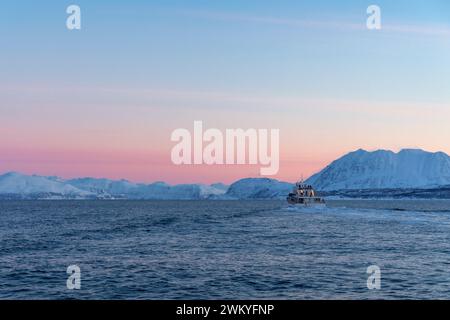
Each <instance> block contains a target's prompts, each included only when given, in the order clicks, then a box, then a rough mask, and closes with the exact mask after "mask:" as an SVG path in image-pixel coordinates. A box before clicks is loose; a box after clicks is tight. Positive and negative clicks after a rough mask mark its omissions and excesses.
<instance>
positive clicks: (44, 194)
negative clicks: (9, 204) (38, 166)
mask: <svg viewBox="0 0 450 320" xmlns="http://www.w3.org/2000/svg"><path fill="white" fill-rule="evenodd" d="M0 194H1V195H3V198H5V197H7V195H9V196H11V197H13V198H72V199H80V198H91V197H95V194H93V193H91V192H89V191H86V190H81V189H78V188H76V187H74V186H72V185H69V184H67V183H65V182H64V181H62V180H60V179H58V178H56V177H41V176H37V175H32V176H27V175H24V174H20V173H17V172H9V173H7V174H4V175H1V176H0Z"/></svg>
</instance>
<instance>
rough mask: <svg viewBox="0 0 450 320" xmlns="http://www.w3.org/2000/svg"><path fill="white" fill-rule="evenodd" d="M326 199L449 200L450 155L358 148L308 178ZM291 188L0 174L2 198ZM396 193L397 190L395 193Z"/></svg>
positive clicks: (164, 196) (222, 196)
mask: <svg viewBox="0 0 450 320" xmlns="http://www.w3.org/2000/svg"><path fill="white" fill-rule="evenodd" d="M306 183H307V184H311V185H313V186H314V188H315V189H317V190H319V191H322V194H323V195H326V196H339V197H374V198H379V197H383V196H385V195H386V192H385V191H383V190H385V189H391V192H389V194H391V195H395V196H396V197H398V198H402V197H413V198H414V197H419V198H431V197H438V198H449V197H450V157H449V156H448V155H446V154H445V153H443V152H436V153H431V152H426V151H423V150H417V149H405V150H401V151H400V152H398V153H394V152H392V151H386V150H378V151H374V152H368V151H365V150H362V149H360V150H357V151H354V152H350V153H348V154H346V155H344V156H343V157H341V158H339V159H337V160H335V161H333V162H332V163H331V164H330V165H328V166H327V167H326V168H324V169H323V170H322V171H320V172H319V173H317V174H315V175H313V176H311V177H310V178H309V179H308V180H306ZM292 186H293V185H292V184H291V183H287V182H282V181H278V180H275V179H269V178H246V179H241V180H238V181H236V182H234V183H233V184H231V185H230V186H229V187H228V186H226V185H224V184H221V183H216V184H212V185H205V184H179V185H169V184H167V183H165V182H155V183H151V184H144V183H133V182H130V181H127V180H109V179H96V178H79V179H71V180H64V179H61V178H58V177H44V176H37V175H32V176H29V175H24V174H20V173H16V172H10V173H6V174H4V175H0V199H143V200H145V199H148V200H150V199H151V200H201V199H216V200H237V199H285V197H286V195H287V194H288V193H289V192H290V191H291V190H292ZM392 189H396V191H395V192H393V191H392Z"/></svg>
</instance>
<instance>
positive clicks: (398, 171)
mask: <svg viewBox="0 0 450 320" xmlns="http://www.w3.org/2000/svg"><path fill="white" fill-rule="evenodd" d="M306 183H308V184H311V185H313V186H314V187H315V188H316V189H318V190H323V191H334V190H350V189H397V188H432V187H438V186H446V185H450V157H449V156H448V155H447V154H445V153H443V152H436V153H431V152H426V151H423V150H418V149H404V150H401V151H400V152H398V153H394V152H392V151H386V150H378V151H374V152H368V151H365V150H361V149H360V150H357V151H355V152H351V153H348V154H347V155H345V156H343V157H342V158H340V159H337V160H335V161H333V162H332V163H331V164H330V165H328V166H327V167H326V168H325V169H323V170H322V171H320V172H319V173H317V174H315V175H313V176H312V177H310V178H309V179H308V180H307V181H306Z"/></svg>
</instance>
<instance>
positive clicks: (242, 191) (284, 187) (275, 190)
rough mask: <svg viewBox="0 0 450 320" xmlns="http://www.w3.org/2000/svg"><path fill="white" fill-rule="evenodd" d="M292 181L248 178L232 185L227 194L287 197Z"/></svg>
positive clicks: (262, 197) (236, 196) (250, 196)
mask: <svg viewBox="0 0 450 320" xmlns="http://www.w3.org/2000/svg"><path fill="white" fill-rule="evenodd" d="M292 187H293V185H292V184H291V183H287V182H282V181H278V180H275V179H269V178H246V179H241V180H238V181H236V182H235V183H233V184H232V185H230V188H229V189H228V191H227V193H226V196H227V197H232V198H236V199H285V198H286V196H287V194H288V193H289V192H291V190H292Z"/></svg>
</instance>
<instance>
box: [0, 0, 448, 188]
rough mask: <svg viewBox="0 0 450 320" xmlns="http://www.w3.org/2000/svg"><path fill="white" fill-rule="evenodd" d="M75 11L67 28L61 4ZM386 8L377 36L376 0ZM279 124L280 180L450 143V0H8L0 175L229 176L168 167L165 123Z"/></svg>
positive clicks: (2, 13)
mask: <svg viewBox="0 0 450 320" xmlns="http://www.w3.org/2000/svg"><path fill="white" fill-rule="evenodd" d="M71 4H76V5H78V6H79V7H80V8H81V30H68V29H67V28H66V19H67V17H68V14H67V13H66V8H67V7H68V6H69V5H71ZM372 4H376V5H378V6H379V7H380V8H381V26H382V28H381V30H368V29H367V28H366V19H367V17H368V15H367V13H366V9H367V7H368V6H369V5H372ZM195 120H201V121H202V122H203V125H204V127H205V128H218V129H220V130H226V129H228V128H230V129H233V128H243V129H248V128H256V129H257V128H263V129H279V130H280V170H279V172H278V174H277V175H275V176H272V178H277V179H281V180H286V181H295V180H296V179H298V178H299V176H300V175H303V176H304V177H307V176H309V175H311V174H313V173H315V172H317V171H319V170H320V169H322V168H323V167H324V166H326V165H327V164H328V163H330V162H331V161H333V160H334V159H336V158H338V157H340V156H342V155H344V154H345V153H347V152H349V151H354V150H356V149H359V148H363V149H366V150H369V151H370V150H376V149H389V150H394V151H398V150H400V149H402V148H421V149H425V150H428V151H444V152H446V153H450V139H449V138H450V125H449V123H450V2H448V1H446V0H434V1H433V0H431V1H419V0H417V1H401V0H400V1H362V0H348V1H339V2H337V1H324V0H319V1H300V0H295V1H287V0H284V1H283V0H281V1H280V0H278V1H272V0H271V1H257V0H239V1H238V0H217V1H211V0H204V1H198V0H190V1H170V0H162V1H137V0H130V1H114V0H108V1H78V0H73V1H61V0H58V1H10V2H9V3H2V4H1V6H0V173H4V172H8V171H19V172H22V173H26V174H39V175H52V176H53V175H56V176H60V177H63V178H72V177H82V176H83V177H84V176H90V177H106V178H112V179H128V180H131V181H136V182H153V181H166V182H169V183H197V182H201V183H213V182H219V181H221V182H225V183H229V182H232V181H234V180H237V179H239V178H243V177H257V176H259V169H260V165H227V166H218V165H213V166H208V165H196V166H194V165H181V166H176V165H174V164H173V163H172V161H171V158H170V155H171V149H172V148H173V147H174V145H175V143H174V142H172V141H171V140H170V136H171V132H172V131H173V130H175V129H177V128H186V129H189V130H191V131H192V130H193V123H194V121H195Z"/></svg>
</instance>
